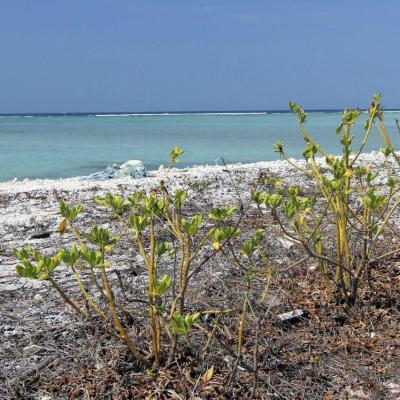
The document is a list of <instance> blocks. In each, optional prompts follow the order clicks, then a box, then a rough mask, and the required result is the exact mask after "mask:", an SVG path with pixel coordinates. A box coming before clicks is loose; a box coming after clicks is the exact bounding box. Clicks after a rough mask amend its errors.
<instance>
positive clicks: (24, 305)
mask: <svg viewBox="0 0 400 400" xmlns="http://www.w3.org/2000/svg"><path fill="white" fill-rule="evenodd" d="M291 161H293V162H296V163H298V164H299V165H304V161H296V160H291ZM318 162H319V163H320V164H321V166H322V167H323V166H324V160H323V159H319V160H318ZM358 163H359V165H369V166H370V167H371V169H372V170H373V171H376V172H379V174H378V176H377V178H376V183H377V185H378V186H380V187H381V188H382V190H386V189H385V187H384V186H382V185H384V184H385V182H386V181H385V180H384V178H383V176H384V157H383V155H382V154H380V153H377V152H375V153H366V154H363V155H362V156H361V157H360V158H359V161H358ZM396 171H397V172H396V173H399V171H398V169H396ZM260 175H262V176H264V177H265V176H269V177H274V178H277V179H278V178H280V179H282V180H283V181H284V183H285V185H288V186H292V185H298V186H300V187H301V188H302V190H304V192H305V193H307V192H308V191H312V189H313V186H312V182H310V181H308V180H307V179H306V178H304V176H303V175H302V174H301V173H299V171H298V170H297V169H296V168H294V167H293V166H292V165H290V164H288V163H287V162H286V161H280V160H278V161H269V162H258V163H251V164H233V165H227V166H201V167H194V168H183V169H171V170H167V169H165V168H162V169H160V170H158V171H153V172H150V174H149V177H147V178H141V179H131V178H124V179H110V180H105V181H90V180H82V179H81V178H72V179H59V180H24V181H16V180H14V181H9V182H3V183H0V203H1V208H0V264H1V269H0V293H1V295H2V301H1V303H0V316H1V319H0V333H1V335H2V337H3V341H2V346H0V356H1V357H2V359H4V360H6V363H5V364H2V366H1V367H0V375H1V376H3V377H4V378H5V379H6V380H7V381H8V384H9V385H10V387H13V388H14V387H16V386H15V385H17V386H18V385H19V378H18V376H19V374H22V375H21V376H22V378H21V379H22V381H25V380H26V379H28V378H30V377H31V374H32V365H34V366H35V365H38V366H36V367H34V368H39V369H40V368H46V367H47V366H48V365H51V366H52V367H51V368H50V369H47V372H46V374H45V376H43V377H42V378H41V389H40V390H39V391H38V392H37V393H39V394H40V393H42V392H43V393H44V394H46V393H48V391H46V390H50V391H51V390H52V389H51V386H52V385H53V384H54V382H61V381H60V379H61V380H63V379H65V378H64V377H65V376H66V375H65V374H69V375H68V376H74V378H73V379H77V381H76V383H73V384H72V383H71V382H72V381H71V382H69V381H68V382H67V383H66V382H64V381H62V383H59V384H60V385H61V386H62V387H63V389H62V391H63V393H68V390H72V389H68V387H72V388H74V387H75V385H80V384H85V385H86V383H85V382H86V381H85V379H86V378H85V375H84V374H82V373H79V371H80V369H79V368H81V367H82V368H91V367H90V365H96V366H95V367H94V368H95V369H94V370H93V372H91V373H92V374H93V376H96V374H98V373H104V371H105V370H107V368H108V367H107V365H105V364H103V361H96V359H97V356H96V353H97V352H98V351H100V350H99V349H104V348H112V349H113V351H112V355H110V356H109V359H113V361H112V362H113V363H116V364H118V363H119V362H120V361H118V357H123V355H122V354H123V353H121V352H120V350H115V344H114V342H113V338H112V337H107V335H106V336H104V334H99V331H98V330H101V329H102V328H101V327H100V325H99V326H98V327H97V328H96V329H95V331H93V332H92V331H88V325H87V324H85V323H84V321H82V320H80V319H78V318H77V317H76V316H75V315H74V314H73V313H72V311H71V310H69V309H68V308H66V307H65V305H64V303H63V302H62V300H61V298H60V297H59V295H58V294H57V293H56V292H55V291H54V290H52V289H51V288H50V286H49V284H48V282H46V281H43V282H39V281H36V280H28V279H23V278H19V277H17V275H16V273H15V265H16V259H15V258H14V256H13V254H12V250H13V248H14V247H17V248H19V247H21V246H23V245H27V244H31V245H32V246H33V247H34V248H35V249H37V250H39V251H41V252H43V253H45V254H53V253H54V251H55V249H57V248H62V247H69V246H70V245H71V244H72V243H75V239H74V237H73V236H72V235H71V233H67V234H65V235H63V236H60V234H59V233H58V224H59V222H60V220H61V218H60V215H59V206H58V200H59V199H63V200H65V201H66V202H68V203H70V204H71V205H73V204H78V203H79V204H81V205H82V207H83V212H82V214H81V215H80V216H79V218H78V219H77V221H76V228H77V229H78V230H80V231H82V232H83V231H88V230H89V229H90V228H91V226H93V224H95V223H96V224H98V225H100V226H104V227H106V228H108V229H110V230H111V231H112V232H113V233H114V234H119V233H120V232H121V226H120V224H119V223H118V221H117V220H115V219H112V218H111V217H110V212H109V211H107V210H106V209H104V208H102V207H100V206H99V205H98V204H97V203H96V202H95V198H96V197H101V196H103V195H104V194H106V193H119V194H121V195H122V196H128V195H129V194H131V193H132V192H135V191H145V192H147V193H149V192H151V191H153V190H157V189H158V188H159V185H160V182H161V181H163V182H164V185H165V187H166V188H167V190H168V191H169V192H171V193H172V192H174V191H175V190H176V189H178V188H181V189H185V190H187V191H188V194H189V198H190V201H189V204H190V206H189V209H188V211H189V212H190V213H198V212H203V213H205V214H207V211H208V210H210V209H211V208H212V207H215V206H221V205H230V206H232V205H239V204H243V205H244V208H245V210H246V217H245V218H244V220H243V221H242V222H241V235H242V236H243V237H244V238H248V237H250V236H251V235H253V234H254V231H255V229H256V228H257V227H259V225H260V222H261V221H260V220H259V218H258V217H257V215H256V213H255V211H256V210H255V208H254V206H252V205H251V203H250V190H251V188H255V187H257V185H258V182H259V177H260ZM393 221H394V222H395V224H396V225H397V226H398V227H399V226H400V222H399V215H398V214H396V215H395V216H394V218H393ZM266 249H267V251H268V254H270V256H269V257H270V261H271V262H272V263H273V265H274V268H276V270H277V271H281V272H279V274H280V281H279V282H280V283H279V284H278V283H277V284H276V285H275V284H274V285H272V286H271V289H270V292H269V294H268V296H267V299H266V302H267V303H266V304H267V305H268V309H269V310H270V311H269V312H270V314H271V315H273V316H275V317H271V318H272V319H271V322H270V323H269V324H268V327H269V328H268V332H265V334H264V335H265V338H268V340H271V341H272V342H271V343H277V344H276V345H278V344H279V343H286V341H287V340H289V341H290V342H291V343H293V344H295V343H296V345H294V346H291V347H290V348H291V349H292V350H290V349H288V353H287V354H288V357H289V358H290V359H291V360H293V359H294V358H293V357H299V354H301V353H299V351H300V350H299V348H300V347H301V346H303V345H302V343H303V342H304V341H306V343H307V341H309V340H311V338H312V337H314V336H315V335H320V330H325V329H326V330H327V331H326V332H328V331H329V332H330V333H326V335H328V337H329V339H326V340H333V341H334V340H336V339H334V337H337V336H340V337H342V338H345V337H346V335H347V333H346V331H345V330H343V329H341V328H340V325H339V328H335V329H334V331H331V329H332V328H330V327H329V326H330V324H331V321H332V318H333V317H332V315H339V317H340V318H342V317H341V316H340V315H342V314H343V313H344V312H345V311H344V309H343V307H339V306H335V305H334V304H329V303H328V305H326V306H324V307H323V308H321V309H320V310H318V309H315V306H314V303H315V302H317V303H319V302H322V301H324V300H322V298H323V297H324V294H323V293H324V291H323V289H322V288H321V287H320V285H321V281H320V278H319V277H318V276H317V275H316V274H315V272H314V271H315V265H314V264H309V263H301V264H300V265H299V266H298V267H297V268H296V269H295V270H293V271H286V268H287V266H288V265H290V263H293V261H295V260H298V259H299V257H301V254H302V253H301V252H299V251H298V249H297V248H293V245H292V244H291V243H287V242H285V241H282V240H276V239H274V238H273V236H271V239H268V240H267V245H266ZM210 251H211V248H210V247H209V246H206V247H205V248H204V249H203V250H202V253H201V257H207V255H208V254H209V253H210ZM109 260H110V264H111V268H110V270H109V272H108V275H109V279H110V282H111V283H112V284H113V285H114V287H115V290H116V293H117V295H118V296H121V295H122V293H126V295H127V296H134V297H143V298H145V297H146V292H147V289H146V286H147V273H146V269H145V268H144V266H143V262H142V259H141V256H140V255H139V254H138V251H137V250H135V249H134V247H132V242H131V238H130V237H129V235H123V237H122V239H121V242H120V243H119V244H118V246H117V248H116V249H115V251H113V252H112V254H110V256H109ZM383 265H385V264H382V268H383V270H382V269H380V270H379V276H380V281H379V282H384V281H385V280H388V279H389V280H393V281H396V279H398V276H399V274H400V264H399V263H398V262H394V263H392V264H390V265H391V267H390V269H386V267H384V266H383ZM160 268H161V269H160V273H161V272H162V273H169V274H171V273H172V271H173V268H174V267H173V264H171V262H167V263H165V264H163V265H162V266H160ZM54 276H55V279H57V281H58V282H59V284H60V285H61V286H62V287H63V288H64V289H65V290H66V291H67V292H68V293H70V294H72V295H74V294H75V293H76V290H77V288H76V284H75V283H74V279H73V276H72V274H71V273H70V271H69V270H68V269H67V268H66V267H60V268H58V269H57V272H56V273H55V275H54ZM82 279H83V282H84V283H85V284H90V281H89V280H88V278H87V277H85V276H83V278H82ZM382 279H383V280H382ZM195 282H196V283H195V288H196V289H195V290H194V289H193V294H192V295H191V296H190V297H189V298H190V304H188V307H189V308H190V307H195V306H196V304H197V307H198V304H207V307H219V306H220V304H221V303H223V304H225V306H226V307H236V306H238V304H239V303H238V302H239V299H240V298H241V296H242V292H241V290H242V289H241V282H242V281H241V278H240V275H238V274H237V272H235V271H234V270H233V269H232V265H231V264H230V262H229V261H227V260H226V259H225V258H224V257H223V256H222V255H218V256H217V257H215V258H213V259H211V260H210V261H209V262H207V264H206V265H205V266H204V268H202V269H201V270H199V271H197V273H196V276H195ZM292 282H293V283H292ZM382 284H383V283H382ZM317 289H318V290H317ZM190 290H191V289H190V288H189V293H191V292H190ZM124 296H125V294H124ZM217 298H218V299H219V300H218V301H217V300H216V299H217ZM311 298H312V301H310V299H311ZM128 304H129V303H128ZM139 304H140V303H139ZM293 308H300V309H301V310H304V312H306V313H307V314H305V315H309V314H310V313H311V312H312V318H311V317H307V318H311V319H310V321H309V322H308V321H307V319H306V320H305V321H307V324H310V325H309V326H308V327H307V331H303V330H299V331H297V330H294V331H293V332H292V333H290V331H289V333H287V334H285V335H288V336H285V335H283V336H281V333H279V332H280V329H281V328H279V329H277V328H276V325H275V324H274V323H273V320H274V318H276V315H279V314H281V313H285V312H288V311H291V310H293ZM311 310H312V311H311ZM368 310H369V311H368ZM301 312H303V311H301ZM341 313H342V314H341ZM352 315H353V316H352V317H351V318H354V320H357V319H365V318H367V315H368V318H371V321H373V322H371V323H373V324H375V325H374V327H375V328H374V330H373V335H374V336H373V337H374V338H375V339H374V343H375V346H379V349H381V350H380V351H381V353H380V354H381V355H380V356H379V357H378V356H377V357H375V356H374V357H372V358H370V362H371V364H373V365H382V366H383V365H384V366H385V368H386V369H387V373H386V375H384V377H382V380H383V381H382V382H380V387H381V388H384V390H385V391H386V392H387V393H388V397H387V398H388V399H389V398H393V399H395V398H396V396H397V394H398V393H400V391H399V387H398V381H397V380H396V379H394V378H393V377H394V376H395V375H396V372H395V365H396V361H395V360H397V356H398V354H397V353H396V351H395V350H393V351H392V352H385V351H386V350H384V349H387V348H388V346H390V345H391V344H390V343H392V345H393V343H394V340H395V339H394V338H395V337H396V335H397V337H398V325H393V324H392V322H391V321H392V320H387V321H386V322H381V325H379V323H378V321H379V320H380V315H381V314H380V313H379V310H378V311H373V312H372V314H371V311H370V309H364V308H356V309H355V310H354V311H353V314H352ZM339 317H335V318H339ZM346 318H347V317H346ZM393 318H395V317H393ZM317 321H318V322H317ZM96 326H97V325H96ZM96 332H97V333H96ZM396 332H397V333H396ZM331 334H332V337H330V336H329V335H331ZM99 335H100V336H99ZM227 335H228V337H229V334H228V333H227ZM357 335H361V336H360V337H365V338H366V337H368V336H365V335H369V333H368V332H367V331H366V332H364V331H360V332H359V333H357ZM363 335H364V336H363ZM378 338H379V342H377V340H378ZM282 340H283V342H282ZM365 340H367V339H365ZM368 340H372V339H371V337H369V339H368ZM396 340H397V339H396ZM329 343H330V342H329ZM332 343H334V342H332ZM286 345H287V346H288V345H289V344H288V343H287V344H286ZM320 345H321V343H319V342H318V341H317V342H316V343H315V344H314V345H313V348H315V351H317V352H319V351H322V349H324V351H325V356H324V353H323V352H322V353H321V355H320V357H321V360H320V364H319V365H330V366H331V367H332V370H331V372H325V373H326V374H327V376H328V377H329V379H330V381H331V383H330V387H331V388H332V391H333V392H334V393H338V392H341V393H342V392H343V391H345V392H346V393H347V394H349V397H348V398H352V399H356V398H357V397H356V396H353V397H351V394H352V393H357V392H356V391H355V390H353V389H351V386H348V385H349V384H350V381H349V379H352V378H351V374H350V372H349V369H348V368H350V369H351V364H349V366H346V367H345V366H344V364H343V363H344V362H350V361H354V359H351V358H350V359H347V358H346V357H347V356H345V355H343V353H341V352H339V353H338V354H336V350H335V347H334V345H332V346H333V347H329V346H331V345H329V346H328V347H329V349H328V350H327V349H326V348H324V347H322V348H320ZM104 346H106V347H104ZM299 346H300V347H299ZM101 351H103V350H101ZM219 351H222V353H221V354H219V353H218V352H219ZM313 351H314V350H313ZM362 354H363V351H361V350H360V351H359V353H358V355H359V356H360V362H361V361H362V362H366V361H365V358H364V357H363V356H362ZM390 354H392V356H390ZM215 356H216V357H217V359H218V360H220V359H224V360H225V361H224V362H226V363H227V368H228V369H229V368H232V363H233V362H234V355H233V356H230V355H227V354H225V353H224V350H223V349H222V348H221V349H218V350H217V349H216V350H215ZM325 357H326V360H325V361H323V359H324V358H325ZM391 357H392V358H393V362H392V361H391ZM61 360H62V362H61ZM343 360H346V361H343ZM209 362H215V363H220V361H216V360H215V361H211V359H210V361H209ZM272 362H273V361H269V362H268V364H269V365H273V364H271V363H272ZM287 362H288V363H291V362H292V361H289V360H288V361H287ZM35 363H36V364H35ZM96 363H97V364H96ZM337 363H341V365H342V370H341V372H339V371H338V370H336V367H334V366H335V365H337ZM88 365H89V367H87V366H88ZM218 365H220V368H222V364H218ZM305 365H307V364H305ZM84 366H85V367H84ZM113 368H115V367H113ZM249 368H250V367H249ZM71 371H78V372H77V373H78V375H76V374H75V372H71ZM102 371H103V372H102ZM295 371H296V374H295V376H293V377H292V379H293V380H294V381H297V380H298V379H299V380H300V381H301V379H302V378H301V374H302V373H304V367H303V366H300V365H297V366H296V370H295ZM302 371H303V372H302ZM272 373H273V374H274V373H275V372H272ZM364 373H365V374H366V375H365V376H369V375H368V373H367V370H365V372H364ZM25 374H28V375H27V376H26V377H25ZM159 376H160V375H159ZM14 378H15V379H14ZM71 379H72V378H71ZM82 379H83V381H81V380H82ZM116 379H120V378H116ZM137 379H138V381H137V383H136V384H135V385H134V386H133V387H132V390H136V389H135V388H139V387H147V386H148V385H149V382H150V381H149V382H148V381H147V380H146V379H147V378H145V377H144V375H138V376H137ZM263 379H264V378H263ZM326 379H328V378H326ZM366 379H367V378H366ZM368 379H370V378H368ZM368 379H367V380H366V381H365V385H368V384H367V382H369V381H368ZM100 381H101V382H102V383H101V384H100V383H99V385H104V384H105V383H104V382H105V381H103V380H102V379H101V380H100ZM100 381H99V382H100ZM74 382H75V381H74ZM79 382H81V383H79ZM116 382H119V381H116ZM277 382H278V381H276V383H275V385H278V383H277ZM114 384H118V385H119V384H122V383H114ZM137 385H139V386H137ZM279 385H282V386H279ZM279 385H278V387H279V388H280V390H285V388H286V386H284V385H285V383H284V382H281V383H279ZM346 385H347V386H346ZM46 387H47V389H46ZM99 387H100V386H99ZM101 387H102V389H101V390H105V391H106V390H111V389H107V388H106V387H105V386H101ZM13 390H14V389H13ZM30 390H32V388H31V389H30ZM74 390H75V389H74ZM99 390H100V389H99ZM149 390H150V391H151V389H149ZM290 390H293V388H291V389H290ZM313 390H315V391H316V393H317V392H318V391H319V390H325V389H322V386H321V387H320V386H318V385H316V386H315V387H314V389H313ZM318 393H319V392H318Z"/></svg>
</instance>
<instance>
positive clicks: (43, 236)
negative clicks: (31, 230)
mask: <svg viewBox="0 0 400 400" xmlns="http://www.w3.org/2000/svg"><path fill="white" fill-rule="evenodd" d="M50 235H51V233H50V232H40V233H35V234H34V235H32V236H31V239H47V238H49V237H50Z"/></svg>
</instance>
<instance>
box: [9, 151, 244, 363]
mask: <svg viewBox="0 0 400 400" xmlns="http://www.w3.org/2000/svg"><path fill="white" fill-rule="evenodd" d="M182 154H183V151H182V150H181V149H179V148H174V149H173V150H172V151H171V157H170V161H169V166H170V167H171V166H172V165H173V164H174V163H176V162H178V157H179V156H181V155H182ZM188 201H189V199H188V194H187V192H186V191H183V190H176V191H175V193H173V194H172V195H170V194H169V192H168V190H167V189H166V186H165V182H161V185H160V188H159V190H158V191H153V192H151V193H149V194H145V193H143V192H134V193H132V194H131V195H130V196H129V197H128V198H123V197H122V196H120V195H118V194H107V195H105V196H103V197H102V198H97V199H96V202H97V204H98V205H99V206H101V207H106V208H108V209H109V210H110V212H111V215H110V218H116V219H117V220H118V221H119V223H120V226H121V232H122V233H121V235H122V234H125V235H128V236H129V237H130V238H131V239H132V241H133V246H132V247H133V249H135V250H136V249H137V251H138V252H139V254H140V255H141V258H142V260H143V267H144V268H145V269H146V271H147V286H148V288H147V290H148V291H147V294H148V299H147V305H148V311H147V314H146V315H144V317H146V318H148V321H149V326H150V330H151V332H152V338H151V343H152V345H151V357H150V358H151V360H152V361H153V362H154V365H155V366H156V367H158V366H159V365H160V364H161V358H162V352H163V347H169V361H172V360H173V358H174V355H175V352H176V349H177V346H178V342H179V338H180V336H184V335H188V333H189V331H190V330H191V329H192V328H193V326H194V324H195V323H196V321H197V320H198V319H199V318H200V316H201V310H197V311H196V312H195V313H187V310H186V307H185V304H186V298H187V289H188V285H189V283H190V280H191V276H192V274H193V272H194V270H195V269H199V268H200V267H201V265H202V261H201V260H200V256H201V254H202V250H203V249H205V247H206V246H210V250H209V251H211V252H212V254H216V253H217V252H219V251H220V250H221V249H222V248H223V247H224V245H225V244H226V243H228V242H229V241H230V240H231V239H232V238H234V237H236V236H237V235H238V234H239V230H238V229H237V227H236V226H232V225H230V224H229V221H230V220H231V217H233V215H234V214H235V213H236V212H237V210H238V208H237V207H228V206H222V207H216V208H213V209H211V210H210V211H209V213H208V215H205V214H204V213H203V212H201V213H198V214H194V215H191V216H184V213H183V208H184V206H185V205H186V203H187V202H188ZM82 210H83V207H82V206H81V205H75V206H70V205H68V204H66V203H65V202H64V201H61V202H60V212H61V215H62V217H63V218H62V220H61V222H60V225H59V232H60V234H61V235H63V234H65V233H66V232H67V231H68V230H70V231H71V232H72V234H73V236H74V237H75V239H76V241H77V245H72V246H71V247H70V248H68V249H66V248H64V249H59V250H57V251H56V252H55V254H54V255H52V256H45V255H42V254H40V253H39V252H37V251H35V250H34V249H33V248H32V247H30V246H27V247H25V248H22V249H20V250H14V254H15V256H16V257H17V258H18V259H19V260H20V264H19V265H18V266H17V267H16V270H17V273H18V274H19V275H20V276H21V277H24V278H30V279H37V280H48V281H49V282H50V283H51V284H52V286H53V287H54V288H55V289H56V290H57V291H58V292H59V293H60V295H61V296H62V298H63V299H64V300H65V302H66V303H67V304H68V305H69V306H71V307H72V308H73V309H74V310H75V311H76V312H78V313H79V314H80V315H81V316H83V317H85V318H89V311H88V309H86V308H84V307H83V305H82V304H81V303H79V302H78V301H77V300H76V299H72V298H71V297H70V296H69V295H68V294H67V293H65V291H64V290H62V289H61V288H60V286H59V285H58V284H57V282H56V280H55V278H54V271H55V270H56V268H57V267H59V266H60V265H61V264H64V265H66V266H68V267H69V270H70V272H71V273H72V275H73V276H74V278H75V280H76V284H77V287H78V288H79V289H80V291H81V293H82V294H83V297H84V299H85V302H86V305H87V306H88V308H89V309H90V310H91V311H92V312H94V313H95V314H97V316H98V317H99V318H101V319H102V320H104V321H105V322H106V323H107V324H110V325H111V326H112V330H111V333H112V334H114V335H116V336H118V337H119V338H120V339H121V340H123V341H124V342H125V343H126V345H127V346H128V348H129V350H130V351H131V353H132V354H133V355H134V356H135V357H136V359H137V360H139V361H140V362H142V363H143V364H144V365H147V366H150V365H151V363H150V362H149V360H148V359H147V358H146V357H145V356H144V355H143V354H141V352H140V351H139V350H138V348H137V345H136V344H135V341H134V340H133V339H132V337H131V336H130V334H129V332H130V330H131V329H130V328H131V327H130V326H129V325H127V322H126V321H127V320H129V319H127V318H125V314H126V313H128V314H129V311H128V310H126V309H124V308H123V307H122V305H121V304H119V303H118V297H117V296H116V295H115V288H113V285H112V283H111V281H110V279H109V273H108V271H109V270H110V268H111V266H112V265H111V261H110V255H111V253H112V251H113V249H114V248H115V247H116V246H117V245H118V242H119V241H120V239H121V236H120V235H116V236H114V235H113V234H112V232H111V231H110V230H109V229H107V228H104V227H101V226H97V225H94V226H93V227H92V229H91V230H90V231H89V232H79V231H78V228H77V227H76V224H75V222H76V219H77V218H78V216H79V214H80V213H81V212H82ZM165 232H168V235H165ZM166 236H167V237H168V238H169V239H167V240H165V237H166ZM211 244H212V247H211ZM171 257H174V259H175V263H176V265H177V276H169V275H163V276H160V274H159V272H158V266H159V264H160V263H161V262H162V260H163V258H171ZM195 263H197V264H196V266H195V267H194V264H195ZM82 274H89V276H90V278H91V282H92V285H91V287H88V285H87V284H86V285H85V283H84V282H83V279H82ZM98 276H100V280H99V279H98ZM172 285H174V286H176V287H177V290H176V293H175V295H173V296H169V300H167V299H166V294H167V292H169V291H170V289H171V286H172ZM93 288H94V289H95V290H97V296H95V295H94V294H93ZM214 311H215V310H214ZM215 312H216V313H218V312H219V311H218V310H216V311H215ZM163 332H166V334H167V335H163ZM165 338H167V340H169V346H168V344H167V343H165V340H166V339H165ZM149 342H150V340H149Z"/></svg>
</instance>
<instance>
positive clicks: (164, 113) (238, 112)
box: [0, 108, 400, 118]
mask: <svg viewBox="0 0 400 400" xmlns="http://www.w3.org/2000/svg"><path fill="white" fill-rule="evenodd" d="M305 111H306V112H307V113H338V112H342V111H343V109H341V108H333V109H330V108H327V109H323V108H322V109H307V110H305ZM362 111H363V112H366V111H367V110H366V109H362ZM385 112H400V108H388V109H386V110H385ZM291 113H292V112H291V111H290V110H204V111H201V110H200V111H198V110H192V111H88V112H54V113H30V112H26V113H0V117H27V118H29V117H31V118H33V117H86V116H87V117H97V116H99V117H101V116H110V117H111V116H115V117H127V116H168V115H174V116H178V115H183V116H184V115H199V116H201V115H268V114H291Z"/></svg>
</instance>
